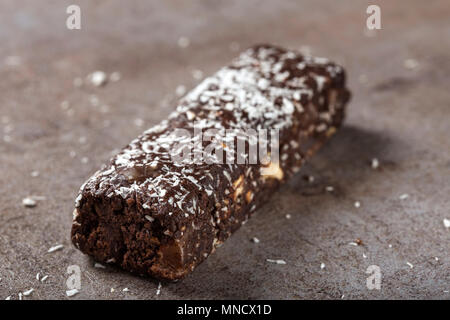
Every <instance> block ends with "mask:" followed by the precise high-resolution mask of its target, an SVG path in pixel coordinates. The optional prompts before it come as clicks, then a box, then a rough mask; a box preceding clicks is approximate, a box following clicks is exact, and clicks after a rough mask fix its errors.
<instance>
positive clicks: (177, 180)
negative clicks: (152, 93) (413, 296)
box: [72, 45, 350, 280]
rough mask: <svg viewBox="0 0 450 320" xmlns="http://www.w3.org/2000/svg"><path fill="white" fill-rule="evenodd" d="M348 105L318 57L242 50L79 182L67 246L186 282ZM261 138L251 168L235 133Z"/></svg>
mask: <svg viewBox="0 0 450 320" xmlns="http://www.w3.org/2000/svg"><path fill="white" fill-rule="evenodd" d="M349 98H350V93H349V91H348V90H347V89H346V87H345V72H344V70H343V69H342V67H340V66H339V65H336V64H334V63H332V62H330V61H329V60H327V59H325V58H315V57H310V56H303V55H301V54H299V53H298V52H295V51H289V50H285V49H282V48H279V47H275V46H270V45H259V46H255V47H252V48H250V49H248V50H246V51H244V52H243V53H242V54H241V55H240V56H239V57H237V58H236V59H235V60H233V61H232V62H231V64H230V65H229V66H227V67H224V68H222V69H220V70H219V71H218V72H217V73H216V74H214V75H213V76H211V77H208V78H206V79H204V80H203V81H202V82H201V83H200V84H199V85H198V86H197V87H196V88H194V89H193V90H192V91H190V92H189V93H188V94H187V95H186V96H185V97H183V98H182V99H181V100H180V101H179V103H178V106H177V108H176V110H175V111H174V112H173V113H171V114H170V116H169V118H168V119H167V120H163V121H162V122H160V123H159V124H158V125H156V126H155V127H153V128H151V129H149V130H147V131H145V132H144V133H143V134H142V135H141V136H139V137H138V138H137V139H135V140H133V141H132V142H131V143H130V144H129V145H128V146H126V147H125V148H124V149H123V150H122V151H121V152H119V154H117V155H116V156H114V157H113V158H112V159H111V161H110V163H109V164H108V165H106V166H104V167H103V168H102V169H101V170H99V171H98V172H96V173H95V174H94V175H93V176H92V177H91V178H90V179H88V181H87V182H86V183H85V184H84V185H83V186H82V187H81V189H80V193H79V196H78V198H77V200H76V208H75V210H74V216H73V227H72V241H73V243H74V245H75V246H76V247H77V248H78V249H80V250H81V251H82V252H84V253H86V254H88V255H90V256H92V257H93V258H94V259H95V260H97V261H100V262H105V263H112V264H115V265H118V266H120V267H122V268H123V269H125V270H128V271H131V272H135V273H138V274H141V275H150V276H153V277H156V278H159V279H166V280H177V279H180V278H182V277H184V276H186V275H187V274H189V273H190V272H191V271H193V270H194V268H195V267H196V266H198V265H199V264H200V263H201V262H202V261H204V260H205V259H206V258H207V257H208V256H209V255H210V254H211V253H213V252H214V251H215V249H216V248H217V247H219V246H220V245H221V244H222V243H223V242H224V241H225V240H226V239H227V238H228V237H229V236H230V235H231V234H232V233H233V232H234V231H236V230H237V229H238V228H239V227H240V226H241V225H243V224H245V222H246V221H247V219H248V218H249V217H250V216H251V215H252V213H253V212H255V210H256V209H257V208H259V207H261V206H262V205H263V203H264V202H265V201H267V200H268V199H269V198H270V195H271V194H273V192H274V191H275V190H276V189H277V188H278V187H279V185H280V184H281V183H283V182H285V181H286V180H287V179H289V177H291V176H292V175H293V174H294V173H296V172H297V171H298V170H299V169H300V167H301V166H302V164H303V163H304V161H305V160H306V159H307V158H309V157H310V156H311V155H312V154H313V153H314V152H315V151H316V150H317V149H318V148H319V147H320V146H321V145H322V144H323V143H324V142H325V141H327V140H328V139H329V138H330V137H331V136H332V135H333V134H334V133H335V132H336V129H337V128H339V127H340V125H341V123H342V120H343V118H344V108H345V105H346V103H347V102H348V100H349ZM265 131H270V132H272V133H273V134H270V135H269V134H267V135H265V136H264V137H263V138H262V139H261V141H263V142H264V143H268V141H269V140H270V141H272V138H271V137H274V136H275V137H276V144H273V145H272V144H271V148H270V150H269V148H267V152H266V153H263V156H262V157H260V158H258V154H257V156H256V157H255V155H254V154H250V152H249V151H250V149H252V150H253V151H254V150H255V148H252V147H253V146H254V145H255V142H254V139H253V140H252V136H250V135H248V136H247V135H245V134H243V133H246V132H256V133H258V134H259V133H260V132H265ZM211 132H213V133H211ZM274 132H276V134H275V133H274ZM180 133H182V134H180ZM199 133H200V134H199ZM207 133H209V135H208V134H207ZM260 136H261V135H258V137H260ZM269 136H270V137H269ZM207 137H209V138H207ZM253 138H254V137H253ZM239 140H243V141H244V144H239V142H238V141H239ZM251 141H253V142H251ZM261 141H259V142H261ZM274 141H275V139H274ZM264 143H263V144H264ZM211 145H213V148H211V147H210V148H209V149H208V146H211ZM239 145H240V146H244V149H242V148H241V149H240V150H239V148H238V146H239ZM274 146H275V147H274ZM262 149H264V148H263V147H261V145H258V150H262ZM189 150H190V151H191V152H187V151H189ZM242 150H245V151H246V152H243V151H242ZM253 153H254V152H253ZM181 155H183V156H181ZM186 155H188V156H186ZM273 155H277V157H274V156H273ZM255 159H256V161H255ZM239 160H240V161H239Z"/></svg>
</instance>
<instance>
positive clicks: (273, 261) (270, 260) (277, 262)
mask: <svg viewBox="0 0 450 320" xmlns="http://www.w3.org/2000/svg"><path fill="white" fill-rule="evenodd" d="M266 261H267V262H270V263H276V264H286V261H284V260H282V259H266Z"/></svg>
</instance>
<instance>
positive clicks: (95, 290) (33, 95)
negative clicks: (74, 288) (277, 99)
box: [0, 0, 450, 299]
mask: <svg viewBox="0 0 450 320" xmlns="http://www.w3.org/2000/svg"><path fill="white" fill-rule="evenodd" d="M70 3H77V4H79V5H80V6H81V10H82V30H80V31H70V30H67V29H66V27H65V19H66V17H67V15H66V13H65V9H66V7H67V5H68V4H70ZM369 3H376V4H379V5H380V6H381V9H382V27H383V29H382V30H381V31H379V32H377V33H376V34H372V33H368V32H367V30H366V29H365V20H366V17H367V15H366V13H365V11H366V8H367V5H368V4H369ZM449 16H450V6H449V2H448V1H446V0H442V1H432V0H429V1H419V0H418V1H371V2H367V1H332V0H329V1H256V0H250V1H234V0H233V1H181V0H180V1H126V2H125V1H106V0H105V1H31V0H27V1H12V0H10V1H6V0H2V1H1V4H0V43H1V46H0V117H1V119H0V120H1V122H0V278H1V281H0V298H5V297H7V296H9V295H12V298H13V299H16V298H17V294H18V293H19V292H21V291H25V290H27V289H29V288H34V289H35V291H34V292H33V293H32V294H31V295H30V296H28V297H26V298H27V299H65V298H67V297H66V296H65V290H66V285H65V281H66V279H67V275H66V269H67V267H68V266H69V265H72V264H77V265H79V266H80V267H81V270H82V289H81V292H80V293H79V294H78V295H76V296H75V297H73V298H71V299H82V298H89V299H91V298H92V299H191V298H192V299H194V298H195V299H206V298H214V299H216V298H217V299H224V298H230V299H233V298H234V299H247V298H256V299H270V298H274V299H303V298H309V299H311V298H312V299H341V298H342V297H343V298H344V299H357V298H362V299H394V298H396V299H398V298H401V299H403V298H408V299H424V298H437V299H449V298H450V293H448V290H450V283H449V282H450V267H449V248H450V245H449V239H450V230H449V229H446V228H445V227H444V224H443V219H444V218H447V219H450V210H449V205H450V196H449V194H450V184H449V178H450V142H449V130H450V119H449V116H450V91H449V90H448V89H449V83H450V54H449V52H450V41H449V39H450V20H449ZM183 36H184V37H187V38H189V39H190V45H189V46H188V47H187V48H181V47H180V46H179V45H178V44H177V41H178V39H179V38H180V37H183ZM260 42H269V43H275V44H279V45H283V46H286V47H289V48H294V49H295V48H297V49H300V48H301V49H302V50H307V49H310V50H311V51H312V53H313V54H315V55H319V56H326V57H329V58H331V59H333V60H336V61H338V62H339V63H341V64H343V65H344V66H345V68H346V69H347V71H348V79H349V87H350V88H351V90H352V92H353V99H352V101H351V104H350V105H349V109H348V117H347V120H346V124H345V127H344V128H343V129H342V130H341V131H340V132H339V133H338V134H337V135H336V136H335V138H333V140H332V141H331V142H330V143H329V144H327V145H326V146H325V147H324V148H323V149H322V150H321V151H320V153H319V154H318V155H317V156H315V157H314V158H313V159H312V161H311V162H310V163H309V165H308V166H307V167H305V168H304V170H303V171H302V172H301V173H300V174H299V175H298V176H296V177H295V178H294V179H293V180H292V181H291V182H290V183H289V184H288V185H286V186H285V187H283V188H282V189H281V190H280V191H279V192H278V193H276V194H275V195H274V196H273V198H272V200H271V201H270V203H269V204H268V205H267V206H265V207H264V208H263V209H260V210H258V211H257V213H256V214H255V216H254V217H253V218H252V219H251V220H250V221H249V223H247V224H246V225H245V226H244V227H243V228H241V229H240V230H239V231H238V232H237V233H236V234H235V235H234V236H233V237H232V238H231V239H229V240H228V241H227V242H226V243H225V244H224V245H223V247H222V248H220V249H219V250H218V251H217V252H216V253H215V254H214V255H212V256H211V257H210V258H209V259H207V261H206V262H205V263H203V264H202V265H201V266H200V267H199V268H198V269H197V270H196V271H195V272H194V273H193V274H192V275H190V276H189V277H187V278H186V279H185V280H183V281H181V282H178V283H172V284H166V283H163V284H162V289H161V294H160V295H159V296H157V295H156V288H157V286H158V282H155V281H153V280H151V279H145V278H140V277H136V276H133V275H130V274H128V273H126V272H122V271H120V270H118V269H115V268H110V267H108V268H107V269H104V270H103V269H98V268H94V267H93V264H94V262H93V261H92V260H90V259H89V258H87V257H86V256H84V255H82V254H81V253H80V252H78V251H77V250H75V249H74V248H73V247H72V245H71V243H70V239H69V233H70V226H71V219H72V210H73V202H74V199H75V197H76V194H77V190H78V188H79V187H80V185H81V184H82V183H83V182H84V180H85V179H87V178H88V177H89V176H90V175H91V174H92V173H93V172H95V171H96V170H97V169H98V168H99V167H100V165H101V164H102V163H104V162H106V161H107V160H108V159H109V157H110V156H111V154H112V153H113V152H115V151H116V150H117V149H118V148H120V147H122V146H124V145H125V144H127V143H128V142H129V141H131V140H132V139H133V138H134V137H136V136H137V135H138V134H139V133H140V132H142V131H143V130H144V129H145V128H146V127H149V126H151V125H153V124H155V123H157V122H159V121H160V120H161V119H163V118H165V117H166V116H167V115H168V114H169V112H170V111H171V110H172V109H173V106H174V104H175V101H176V96H175V91H176V88H177V87H178V86H179V85H184V86H185V87H186V88H187V89H190V88H192V87H193V86H195V85H196V83H198V81H199V80H196V79H194V78H193V76H192V71H193V70H196V69H199V70H201V71H203V73H204V74H205V75H208V74H210V73H212V72H214V71H215V70H217V69H218V68H219V67H220V66H222V65H224V64H226V63H227V62H228V61H229V60H230V59H231V58H232V57H233V56H235V55H236V52H235V51H236V49H237V48H238V47H239V48H246V47H248V46H250V45H253V44H255V43H260ZM11 56H12V57H16V58H11ZM8 57H9V58H8ZM17 57H19V58H17ZM408 59H414V61H416V62H417V66H416V67H415V68H408V67H405V61H407V60H408ZM407 66H408V64H407ZM411 66H412V67H414V64H411V62H410V63H409V67H411ZM97 69H99V70H104V71H105V72H108V73H111V72H114V71H119V72H120V73H121V75H122V78H121V80H120V81H118V82H114V83H108V84H107V85H106V86H104V87H102V88H93V87H90V86H83V87H81V88H76V87H74V86H73V79H74V78H76V77H83V78H84V77H85V76H86V75H88V74H89V73H91V72H92V71H94V70H97ZM92 95H95V97H96V98H97V99H98V101H99V102H98V105H97V106H96V105H95V102H96V101H95V97H94V98H93V97H92ZM63 101H68V103H69V106H68V108H67V106H66V108H65V109H64V108H62V107H61V103H62V102H63ZM93 102H94V103H93ZM105 106H107V107H105ZM136 119H142V120H143V123H144V125H143V126H142V127H139V126H138V125H136V124H140V123H139V122H140V121H139V120H138V121H136ZM375 157H376V158H378V159H379V160H380V163H381V165H380V168H379V169H378V170H373V169H372V168H371V166H370V160H371V159H372V158H375ZM32 171H38V172H39V176H37V177H31V172H32ZM306 174H310V175H313V176H314V177H315V181H314V182H312V183H309V182H307V181H305V179H303V178H302V175H306ZM327 185H332V186H334V187H335V192H334V193H327V192H324V188H325V186H327ZM404 193H407V194H409V198H408V199H404V200H400V199H399V196H400V195H401V194H404ZM30 195H37V196H44V197H45V200H41V201H38V205H37V206H36V207H35V208H31V209H29V208H24V206H23V205H22V203H21V202H22V199H23V198H25V197H27V196H30ZM355 201H360V203H361V207H360V208H355V207H354V202H355ZM286 214H290V215H291V216H292V217H291V219H290V220H288V219H287V218H286V217H285V216H286ZM252 237H258V238H259V239H260V241H261V242H260V243H259V244H255V243H252V242H251V241H250V239H251V238H252ZM357 238H360V239H361V240H362V241H363V245H361V246H352V245H350V244H349V243H350V242H352V241H355V240H356V239H357ZM56 244H64V246H65V247H64V249H63V250H61V251H57V252H54V253H47V250H48V248H49V247H51V246H54V245H56ZM363 254H364V255H365V256H366V258H364V256H363ZM436 257H437V258H438V260H436ZM267 258H270V259H284V260H285V261H286V262H287V264H286V265H277V264H270V263H268V262H266V259H267ZM407 262H409V263H411V264H412V265H413V268H410V267H409V266H408V265H407ZM321 263H324V264H325V268H324V269H321V268H320V265H321ZM369 265H378V266H380V268H381V272H382V286H381V290H379V291H378V290H373V291H369V290H368V289H367V288H366V277H367V275H366V274H365V271H366V269H367V267H368V266H369ZM38 272H40V273H41V274H43V275H44V274H48V275H49V278H48V280H47V281H46V282H44V283H40V282H38V281H36V280H35V275H36V273H38ZM125 287H127V288H129V290H130V291H129V292H123V291H122V289H123V288H125ZM111 288H114V289H115V291H114V292H112V293H111Z"/></svg>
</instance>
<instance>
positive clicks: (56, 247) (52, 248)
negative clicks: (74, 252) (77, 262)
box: [47, 244, 64, 253]
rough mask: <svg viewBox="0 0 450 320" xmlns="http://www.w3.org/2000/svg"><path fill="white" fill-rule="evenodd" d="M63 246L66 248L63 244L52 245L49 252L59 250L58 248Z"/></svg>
mask: <svg viewBox="0 0 450 320" xmlns="http://www.w3.org/2000/svg"><path fill="white" fill-rule="evenodd" d="M62 248H64V245H62V244H58V245H56V246H54V247H51V248H50V249H48V251H47V252H48V253H52V252H55V251H58V250H61V249H62Z"/></svg>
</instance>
